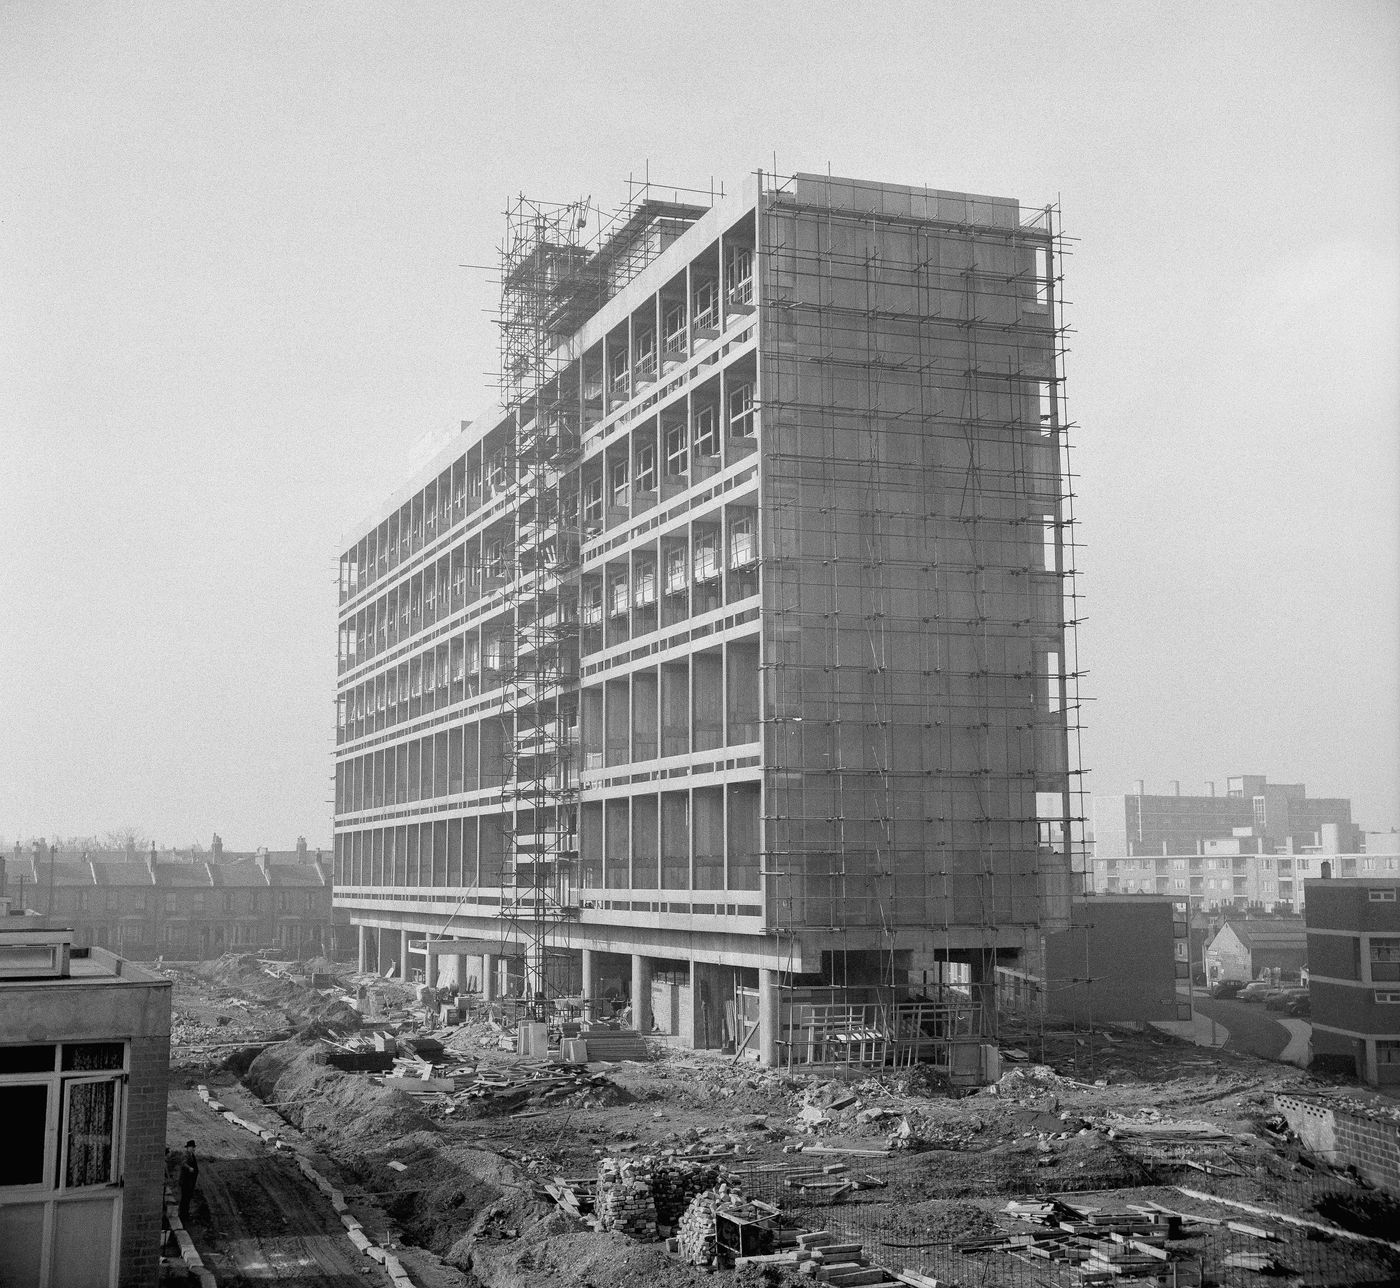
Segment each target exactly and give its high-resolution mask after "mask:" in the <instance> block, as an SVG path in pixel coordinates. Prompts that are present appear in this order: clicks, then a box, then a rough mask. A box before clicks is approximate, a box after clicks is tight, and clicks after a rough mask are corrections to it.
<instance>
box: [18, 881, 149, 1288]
mask: <svg viewBox="0 0 1400 1288" xmlns="http://www.w3.org/2000/svg"><path fill="white" fill-rule="evenodd" d="M7 903H8V901H7V900H0V904H7ZM5 911H6V912H8V911H9V909H8V908H6V909H5ZM169 1061H170V982H169V981H168V980H166V979H164V978H162V977H161V976H159V975H155V974H152V973H150V972H147V971H144V970H142V969H141V968H140V967H138V966H133V965H132V964H131V963H130V962H126V961H123V960H122V959H121V958H119V957H116V956H115V955H113V954H112V953H109V952H106V951H104V950H103V949H100V948H94V949H91V950H88V949H83V948H79V947H76V946H75V945H74V943H73V932H72V929H71V928H70V927H68V926H66V925H64V924H63V923H62V922H61V921H59V920H56V919H52V918H43V917H34V916H17V915H0V1121H3V1122H4V1123H5V1144H4V1148H3V1149H0V1283H6V1284H24V1285H27V1286H29V1288H69V1286H71V1285H74V1284H91V1285H97V1286H106V1285H111V1288H117V1286H118V1285H123V1286H125V1285H130V1286H131V1288H136V1286H137V1285H147V1284H154V1283H155V1282H156V1278H157V1273H158V1264H159V1257H160V1243H161V1205H162V1197H163V1193H164V1184H165V1098H166V1087H167V1081H168V1078H169Z"/></svg>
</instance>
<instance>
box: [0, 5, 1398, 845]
mask: <svg viewBox="0 0 1400 1288" xmlns="http://www.w3.org/2000/svg"><path fill="white" fill-rule="evenodd" d="M0 131H3V133H0V155H2V156H3V157H4V169H3V179H0V539H3V543H4V557H3V559H0V629H2V631H3V634H2V636H0V639H2V641H3V642H0V837H3V838H5V839H8V840H9V841H13V840H14V839H15V837H16V836H22V837H27V836H29V835H31V834H33V833H36V832H42V833H44V834H48V835H53V834H55V833H57V834H61V835H68V834H75V833H86V832H102V831H106V830H108V829H112V828H117V827H119V826H122V825H126V824H134V825H135V826H137V827H139V828H141V829H142V830H143V831H144V832H146V833H147V834H148V835H151V836H153V837H154V838H156V839H157V840H159V841H160V842H162V843H163V844H177V843H178V844H184V843H187V842H189V841H191V840H195V839H198V840H200V841H202V842H203V843H205V844H208V842H209V839H210V835H211V834H212V833H213V832H214V831H216V830H217V831H218V832H219V833H220V834H221V835H222V836H223V837H224V839H225V841H226V843H227V844H229V845H230V846H232V847H251V846H254V845H259V844H266V845H271V846H273V847H274V848H277V847H289V846H290V845H291V844H292V842H293V839H294V838H295V837H296V835H297V834H298V833H303V834H305V835H306V837H307V838H308V840H309V841H310V842H311V843H312V844H313V845H317V844H320V845H325V844H326V843H328V841H329V838H330V834H331V824H330V806H329V804H328V800H329V797H330V795H331V792H330V782H331V773H332V761H331V755H332V749H333V745H334V739H333V734H334V707H333V693H334V682H335V638H336V630H335V608H336V603H335V591H336V558H337V555H338V544H337V543H338V540H339V536H340V533H341V531H342V529H343V528H344V526H345V525H346V524H347V523H348V522H350V521H351V520H353V519H354V518H356V517H358V516H359V515H361V514H363V513H365V512H366V511H368V510H369V509H370V508H371V507H372V506H373V505H374V504H375V503H376V502H377V501H378V500H379V499H380V498H381V497H382V496H385V495H387V494H388V493H389V492H391V491H392V490H393V489H394V488H395V487H396V486H397V485H398V484H399V482H401V481H402V478H403V476H404V475H405V473H406V472H407V470H408V468H409V466H410V464H411V461H410V453H411V449H412V447H413V444H414V443H415V442H416V441H418V440H419V439H421V438H422V437H423V435H424V434H425V433H432V432H436V431H440V430H442V429H444V428H447V427H450V426H452V425H455V424H456V423H457V422H458V421H460V420H461V419H463V418H464V417H470V416H472V415H474V414H475V413H476V412H477V411H478V410H479V409H481V408H482V407H484V406H485V405H486V404H487V403H488V402H489V401H490V398H491V390H490V388H489V383H488V382H489V374H488V373H489V372H490V371H491V370H492V368H493V367H494V364H495V360H496V357H495V340H496V338H495V334H494V331H493V327H492V324H491V321H490V319H489V317H488V314H489V313H490V312H491V310H492V308H493V307H494V303H495V299H494V288H493V286H492V284H491V283H490V281H489V280H488V279H487V277H486V275H485V274H482V273H473V272H470V271H465V270H463V269H461V268H459V267H458V265H459V264H462V263H464V262H465V263H483V262H487V261H488V260H490V259H492V258H493V257H494V253H495V246H496V244H497V241H498V239H499V237H500V234H501V232H502V225H503V217H502V214H501V212H502V210H503V209H504V206H505V203H506V200H507V198H508V197H509V196H511V195H512V194H515V193H518V192H521V191H523V192H525V193H527V194H529V195H532V196H536V197H541V198H547V199H552V200H571V199H573V198H576V197H582V196H589V195H591V196H592V197H593V198H594V200H595V201H597V202H600V203H602V204H604V205H612V204H615V203H616V202H617V201H618V200H620V199H621V198H622V197H623V196H624V195H625V180H626V177H627V176H628V174H629V173H631V174H636V175H640V174H641V173H642V172H643V171H644V169H645V167H646V165H647V163H648V161H649V162H650V167H651V174H652V176H653V178H654V179H660V180H663V181H666V182H670V183H673V184H680V185H687V186H692V187H702V188H707V187H708V186H709V184H710V182H711V180H712V179H713V180H714V181H715V182H716V183H718V182H719V181H721V180H722V181H724V182H725V183H726V184H733V183H736V182H738V181H739V180H740V178H741V177H742V176H743V175H744V174H745V173H746V172H750V171H752V170H754V169H756V168H759V167H763V168H765V169H767V168H770V167H771V166H773V164H774V161H775V158H776V164H777V167H778V169H779V170H780V171H784V172H790V171H794V170H799V169H807V170H817V171H824V170H825V169H826V168H827V166H828V164H829V165H830V167H831V169H832V171H833V172H834V173H836V174H841V175H850V176H855V177H860V178H869V179H877V180H888V181H892V182H899V183H926V184H929V185H932V186H935V187H942V188H951V189H961V190H966V191H972V192H978V193H989V194H996V195H1004V196H1015V197H1019V198H1020V199H1021V200H1022V201H1023V202H1025V203H1026V204H1028V205H1035V204H1041V203H1044V202H1046V201H1048V200H1056V199H1059V200H1060V201H1061V203H1062V205H1063V212H1064V223H1065V226H1066V229H1067V231H1068V232H1070V233H1071V234H1072V235H1073V236H1075V237H1076V238H1078V239H1079V241H1078V242H1077V243H1076V245H1075V247H1074V250H1075V254H1074V257H1073V258H1072V259H1071V260H1069V262H1068V264H1067V280H1066V288H1065V289H1066V295H1067V297H1068V299H1069V300H1070V301H1071V308H1070V310H1069V320H1070V321H1071V323H1072V324H1073V326H1074V328H1075V334H1074V336H1073V337H1072V340H1071V349H1072V352H1071V353H1070V356H1069V359H1068V364H1067V372H1068V377H1069V382H1068V395H1069V406H1070V411H1071V414H1072V416H1073V418H1074V420H1075V421H1076V422H1077V423H1078V425H1079V426H1080V428H1078V429H1077V430H1076V431H1075V440H1076V442H1077V445H1078V454H1077V460H1078V465H1079V470H1080V475H1081V476H1080V478H1079V479H1078V480H1077V483H1076V492H1077V493H1078V513H1079V517H1080V519H1081V520H1082V528H1081V531H1080V538H1081V540H1082V541H1083V542H1084V549H1083V551H1082V553H1081V560H1080V562H1081V566H1082V569H1083V573H1084V577H1083V583H1082V589H1083V591H1084V593H1085V595H1086V599H1085V600H1084V605H1083V613H1084V617H1085V620H1084V623H1083V625H1082V627H1081V633H1080V640H1081V650H1082V652H1081V661H1082V664H1083V665H1084V666H1085V667H1086V668H1087V669H1088V671H1089V674H1088V676H1087V678H1086V679H1085V681H1084V684H1083V689H1084V693H1085V694H1086V695H1087V696H1088V697H1090V698H1092V702H1091V703H1090V704H1089V706H1088V709H1087V712H1086V718H1087V724H1088V728H1087V730H1086V732H1085V735H1084V743H1083V746H1084V763H1085V766H1086V768H1087V769H1089V770H1090V771H1091V777H1090V779H1089V782H1090V785H1091V787H1092V789H1093V790H1095V791H1100V792H1113V791H1127V790H1129V789H1130V788H1131V784H1132V780H1133V779H1135V778H1145V779H1146V780H1147V781H1148V786H1149V789H1151V788H1154V787H1155V788H1157V789H1158V790H1162V791H1165V790H1167V786H1166V785H1167V782H1168V780H1169V779H1172V778H1177V779H1181V780H1182V784H1183V790H1185V791H1192V790H1201V784H1203V783H1204V781H1205V780H1207V779H1216V780H1222V779H1224V778H1225V777H1226V776H1227V775H1229V774H1234V773H1243V772H1251V773H1265V774H1268V775H1269V776H1270V777H1271V778H1274V779H1276V780H1284V781H1299V780H1301V781H1303V782H1306V783H1307V784H1308V787H1309V789H1310V790H1311V791H1312V792H1313V793H1314V794H1317V795H1322V794H1327V795H1349V796H1351V797H1352V798H1353V800H1354V802H1355V806H1356V815H1357V817H1358V818H1359V819H1360V821H1361V822H1362V824H1363V826H1365V827H1367V828H1375V829H1382V828H1389V827H1391V826H1394V825H1397V824H1400V788H1398V787H1397V780H1400V707H1398V705H1397V671H1400V629H1397V622H1398V621H1400V600H1398V599H1397V592H1398V588H1400V557H1398V555H1400V522H1398V521H1397V520H1398V513H1397V512H1398V511H1400V506H1398V505H1397V496H1400V487H1397V483H1400V434H1397V412H1400V379H1397V375H1398V373H1400V315H1398V313H1397V306H1398V305H1400V246H1398V245H1397V222H1398V221H1397V207H1400V201H1398V200H1397V196H1398V195H1400V5H1396V4H1395V3H1393V2H1390V0H1385V2H1382V3H1348V2H1345V0H1328V2H1326V3H1322V2H1319V3H1311V4H1288V3H1278V2H1270V3H1199V4H1198V3H1181V4H1155V5H1154V4H1122V3H1119V2H1117V0H1114V2H1113V3H1079V4H1055V3H1006V2H1003V3H972V2H971V0H968V2H967V3H958V4H950V3H944V2H942V0H938V2H928V0H926V2H924V3H907V4H881V3H870V4H864V5H853V4H851V3H849V0H844V2H843V3H825V2H819V3H813V2H812V0H804V2H802V3H766V4H765V3H742V4H740V3H723V4H707V3H699V2H696V3H690V4H679V3H677V4H650V5H623V4H589V3H570V4H564V3H560V4H554V5H550V4H507V3H502V2H498V3H495V4H491V5H482V4H474V3H468V2H466V0H456V2H449V0H438V2H432V0H424V2H423V3H397V4H390V3H373V4H371V3H358V2H345V0H339V2H337V3H333V4H332V3H324V4H311V3H272V2H268V3H229V2H227V0H219V2H217V3H214V2H211V3H200V2H198V0H181V2H179V3H175V2H174V0H170V2H169V3H163V4H156V3H141V2H140V0H125V2H123V3H111V4H109V3H103V2H102V0H79V2H76V3H60V2H58V0H0ZM1222 789H1223V784H1222ZM1372 848H1383V843H1382V842H1381V838H1372Z"/></svg>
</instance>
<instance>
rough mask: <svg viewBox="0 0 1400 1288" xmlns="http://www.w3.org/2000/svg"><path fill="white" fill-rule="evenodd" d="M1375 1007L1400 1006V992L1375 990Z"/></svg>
mask: <svg viewBox="0 0 1400 1288" xmlns="http://www.w3.org/2000/svg"><path fill="white" fill-rule="evenodd" d="M1376 1005H1377V1006H1400V990H1396V989H1380V988H1378V989H1376Z"/></svg>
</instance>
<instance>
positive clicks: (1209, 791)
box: [1206, 782, 1215, 796]
mask: <svg viewBox="0 0 1400 1288" xmlns="http://www.w3.org/2000/svg"><path fill="white" fill-rule="evenodd" d="M1206 795H1207V796H1214V795H1215V783H1214V782H1209V783H1207V784H1206Z"/></svg>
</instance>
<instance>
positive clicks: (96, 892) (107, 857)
mask: <svg viewBox="0 0 1400 1288" xmlns="http://www.w3.org/2000/svg"><path fill="white" fill-rule="evenodd" d="M6 893H8V895H9V897H10V898H11V899H12V900H13V901H14V903H15V905H16V907H19V906H20V904H21V902H22V904H23V906H24V907H26V908H28V909H29V910H30V911H35V912H39V913H41V914H43V915H45V916H54V917H58V918H60V919H61V920H62V921H63V922H64V924H65V925H68V926H71V927H72V928H73V932H74V943H76V944H77V945H79V946H80V947H88V946H92V947H99V948H110V949H111V950H112V951H114V952H119V953H121V954H122V955H123V956H125V957H128V958H134V959H135V960H138V961H151V960H154V959H155V958H157V957H169V958H172V959H174V960H176V961H188V960H202V959H206V958H213V957H218V956H219V955H220V954H222V953H225V952H230V951H248V952H251V951H253V950H254V949H274V950H280V951H282V952H285V953H287V954H288V955H290V956H293V957H308V956H312V955H319V954H321V953H324V952H329V951H330V947H331V944H332V928H331V921H332V906H331V865H330V860H329V858H326V859H323V858H322V857H321V855H320V853H319V851H318V852H316V853H314V854H311V853H307V852H306V850H305V848H304V847H302V848H301V849H300V850H291V851H278V852H275V853H269V852H267V851H260V852H257V853H253V854H227V853H224V854H219V855H218V856H204V857H201V856H197V855H180V854H175V853H172V852H169V851H167V852H165V853H163V854H161V853H156V852H155V851H152V852H151V853H149V854H147V855H145V856H140V855H135V854H133V855H127V854H124V853H121V852H116V853H110V852H99V853H96V854H85V855H72V854H67V855H63V854H56V853H54V852H53V851H50V850H48V848H47V847H43V846H41V845H38V844H36V845H35V846H34V847H33V849H32V851H30V852H24V851H20V850H19V848H18V847H16V852H15V853H14V854H12V855H10V856H9V857H8V858H0V895H4V894H6Z"/></svg>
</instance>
